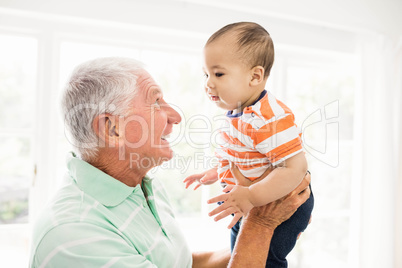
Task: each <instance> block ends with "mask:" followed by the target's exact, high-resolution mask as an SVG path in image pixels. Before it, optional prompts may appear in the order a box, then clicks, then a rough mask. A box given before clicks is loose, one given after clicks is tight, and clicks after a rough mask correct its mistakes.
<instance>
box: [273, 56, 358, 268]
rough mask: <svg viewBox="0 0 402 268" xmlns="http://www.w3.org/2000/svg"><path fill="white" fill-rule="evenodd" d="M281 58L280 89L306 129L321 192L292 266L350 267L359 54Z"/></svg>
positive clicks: (314, 186)
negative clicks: (356, 74) (354, 126)
mask: <svg viewBox="0 0 402 268" xmlns="http://www.w3.org/2000/svg"><path fill="white" fill-rule="evenodd" d="M278 62H282V64H283V65H282V68H279V70H276V71H278V72H277V73H275V74H274V75H273V76H274V77H275V78H277V79H278V78H282V81H285V83H284V84H283V85H282V87H281V88H274V90H279V91H280V95H283V98H284V102H285V104H287V105H288V106H289V107H290V108H291V109H292V110H293V112H294V113H295V117H296V122H297V124H298V126H299V127H301V129H302V130H303V144H304V149H305V152H306V157H307V159H308V163H309V170H310V171H311V173H312V189H313V193H314V196H315V208H314V211H313V218H312V223H311V224H310V226H309V227H308V228H307V230H306V231H305V233H304V234H303V235H302V236H301V239H300V240H299V241H298V243H297V245H296V248H295V249H294V251H293V252H292V253H291V254H290V256H289V258H290V261H291V262H290V266H291V267H322V266H325V267H347V266H348V262H349V258H352V256H349V242H350V241H349V239H350V224H351V220H352V217H353V216H354V215H355V214H354V213H353V211H351V191H352V188H351V185H352V180H353V178H352V170H353V166H352V159H353V158H352V156H353V123H354V116H353V111H354V92H355V87H356V83H357V81H356V80H355V79H356V78H355V75H354V74H355V71H356V68H357V64H356V62H355V59H354V57H353V55H348V54H340V55H339V54H337V53H330V52H327V53H325V54H322V53H320V52H319V51H317V52H310V53H309V52H304V53H300V54H299V55H292V52H288V53H283V57H278ZM274 84H275V81H274ZM329 234H331V236H330V237H329ZM317 245H319V246H317Z"/></svg>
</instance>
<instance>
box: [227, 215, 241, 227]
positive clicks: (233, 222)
mask: <svg viewBox="0 0 402 268" xmlns="http://www.w3.org/2000/svg"><path fill="white" fill-rule="evenodd" d="M242 216H243V214H242V213H240V212H237V213H235V214H234V217H233V219H232V221H231V222H230V223H229V225H228V229H232V227H233V226H235V224H236V223H237V222H238V221H239V220H240V218H241V217H242Z"/></svg>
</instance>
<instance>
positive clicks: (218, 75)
mask: <svg viewBox="0 0 402 268" xmlns="http://www.w3.org/2000/svg"><path fill="white" fill-rule="evenodd" d="M215 76H216V77H221V76H223V73H216V74H215Z"/></svg>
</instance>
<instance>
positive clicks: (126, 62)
mask: <svg viewBox="0 0 402 268" xmlns="http://www.w3.org/2000/svg"><path fill="white" fill-rule="evenodd" d="M142 70H143V64H142V63H141V62H139V61H136V60H134V59H130V58H119V57H108V58H98V59H94V60H91V61H87V62H84V63H82V64H80V65H79V66H77V67H76V68H75V69H74V71H73V73H72V75H71V77H70V79H69V80H68V82H67V84H66V87H65V89H64V93H63V95H62V101H61V103H62V113H63V117H64V123H65V128H66V129H67V130H68V132H69V134H70V137H69V139H70V143H72V145H73V146H74V148H75V149H76V150H77V153H78V154H79V155H80V156H81V157H82V158H83V159H91V158H93V157H95V156H96V155H97V152H98V147H99V141H98V137H97V136H96V134H95V132H94V129H93V127H92V123H93V120H94V119H95V117H96V116H98V115H100V114H102V113H110V114H113V115H127V113H128V111H129V109H130V108H131V107H132V100H133V98H134V96H135V94H136V93H137V78H138V74H139V72H140V71H142Z"/></svg>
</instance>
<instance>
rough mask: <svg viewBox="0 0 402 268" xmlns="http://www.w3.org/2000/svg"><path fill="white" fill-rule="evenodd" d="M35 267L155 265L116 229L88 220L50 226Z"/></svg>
mask: <svg viewBox="0 0 402 268" xmlns="http://www.w3.org/2000/svg"><path fill="white" fill-rule="evenodd" d="M30 267H31V268H33V267H35V268H37V267H46V268H51V267H55V268H56V267H57V268H61V267H88V268H99V267H121V268H125V267H140V268H151V267H156V266H155V265H154V264H152V263H151V262H150V261H149V260H148V259H146V258H145V257H144V256H142V255H141V254H139V252H137V250H136V249H135V247H134V246H133V245H130V244H129V242H128V241H126V240H125V239H124V238H123V237H122V236H120V235H119V234H118V233H116V232H114V231H112V230H108V229H106V228H102V227H100V226H96V225H92V224H89V223H68V224H62V225H59V226H57V227H55V228H53V229H52V230H50V231H49V232H48V233H47V234H46V235H45V236H44V237H43V239H42V240H41V242H40V244H39V245H38V247H37V249H36V251H35V255H34V258H33V262H32V264H31V266H30Z"/></svg>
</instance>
